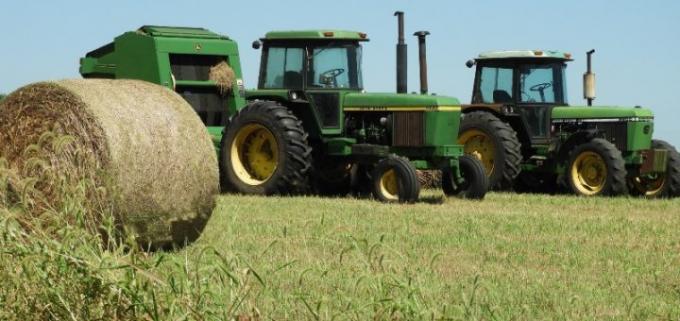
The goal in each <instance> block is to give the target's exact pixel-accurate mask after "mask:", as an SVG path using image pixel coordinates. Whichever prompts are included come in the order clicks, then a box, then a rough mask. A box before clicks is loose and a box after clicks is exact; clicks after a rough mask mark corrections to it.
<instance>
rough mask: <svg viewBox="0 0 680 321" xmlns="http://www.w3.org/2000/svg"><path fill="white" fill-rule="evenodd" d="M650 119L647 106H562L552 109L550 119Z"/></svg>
mask: <svg viewBox="0 0 680 321" xmlns="http://www.w3.org/2000/svg"><path fill="white" fill-rule="evenodd" d="M594 118H596V119H629V118H630V119H651V118H654V114H653V113H652V111H651V110H650V109H647V108H631V107H609V106H608V107H587V106H564V107H555V108H553V110H552V119H594Z"/></svg>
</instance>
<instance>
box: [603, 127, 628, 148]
mask: <svg viewBox="0 0 680 321" xmlns="http://www.w3.org/2000/svg"><path fill="white" fill-rule="evenodd" d="M597 129H598V130H599V131H600V132H601V133H602V134H603V135H604V138H605V139H606V140H608V141H610V142H611V143H612V144H614V145H615V146H616V148H618V149H619V150H620V151H622V152H623V151H626V150H628V124H627V123H625V122H621V123H603V124H598V125H597Z"/></svg>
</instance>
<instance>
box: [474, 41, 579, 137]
mask: <svg viewBox="0 0 680 321" xmlns="http://www.w3.org/2000/svg"><path fill="white" fill-rule="evenodd" d="M570 60H571V55H570V54H568V53H562V52H557V51H539V50H533V51H532V50H523V51H494V52H487V53H482V54H480V55H479V57H478V58H476V59H475V60H471V61H469V62H468V64H467V65H468V66H469V67H472V66H473V65H477V72H476V75H475V83H474V88H473V92H472V104H471V105H470V106H466V107H467V108H475V107H477V108H492V109H494V110H497V111H498V112H499V113H501V114H503V113H509V114H517V115H518V116H519V118H520V121H521V122H522V123H523V124H522V125H523V126H522V127H523V128H526V129H527V132H526V133H525V134H526V136H527V138H529V139H530V140H531V141H532V143H534V144H541V143H547V142H548V141H549V139H550V126H551V120H550V117H551V111H552V108H553V107H555V106H566V105H567V87H566V79H565V70H566V62H567V61H570Z"/></svg>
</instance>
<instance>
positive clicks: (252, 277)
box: [0, 191, 680, 321]
mask: <svg viewBox="0 0 680 321" xmlns="http://www.w3.org/2000/svg"><path fill="white" fill-rule="evenodd" d="M424 194H425V195H423V196H422V197H421V198H422V200H423V201H422V202H421V203H418V204H415V205H388V204H381V203H378V202H375V201H370V200H355V199H345V198H339V199H324V198H314V197H300V198H276V197H271V198H264V197H252V196H235V195H224V196H221V197H220V199H219V202H218V208H217V209H216V210H215V212H214V214H213V217H212V219H211V221H210V222H209V224H208V226H207V228H206V231H205V233H204V234H203V236H202V237H201V238H200V239H199V241H198V242H197V243H195V244H193V245H191V246H189V247H187V248H185V249H184V250H181V251H179V252H174V253H156V254H151V255H146V254H141V253H138V254H125V253H118V254H115V253H114V254H107V252H106V251H103V252H101V253H99V254H97V255H89V254H87V253H90V252H92V251H91V250H88V251H84V252H83V254H82V255H83V256H84V257H88V259H84V260H86V261H88V260H89V262H90V263H88V264H87V265H86V266H89V268H90V272H91V274H93V275H96V276H97V280H99V281H97V284H100V283H102V282H103V281H102V280H104V281H105V282H104V283H105V284H108V283H106V282H110V287H111V288H115V290H114V291H112V292H111V293H108V294H106V295H104V299H103V300H101V302H106V300H112V298H117V300H119V302H121V305H123V304H125V305H126V306H127V309H128V310H131V311H133V312H134V313H132V314H129V315H132V316H134V317H135V318H139V319H145V320H146V319H155V320H170V319H173V320H174V319H180V320H182V319H185V318H186V319H190V320H195V319H198V320H200V319H205V320H229V319H232V318H233V319H236V320H239V321H243V320H269V319H273V320H370V319H373V320H537V319H539V320H603V319H616V320H618V319H622V320H627V319H635V320H650V319H651V320H678V319H680V234H679V233H678V230H679V229H680V199H677V200H670V201H669V200H654V201H650V200H643V199H634V198H587V199H586V198H578V197H571V196H548V195H514V194H505V193H491V194H489V195H488V196H487V198H486V199H485V200H484V201H482V202H476V201H465V200H459V199H443V198H442V196H440V195H439V194H438V192H434V191H428V192H425V193H424ZM68 251H70V252H69V253H80V252H78V251H73V250H72V249H69V250H68ZM73 255H74V256H76V255H77V254H73ZM88 255H89V256H88ZM5 256H6V255H5ZM3 259H4V258H3ZM58 262H59V261H57V263H55V264H56V265H57V266H59V264H58ZM90 272H88V273H86V274H87V275H90V274H89V273H90ZM102 275H103V276H102ZM32 280H33V281H32V282H40V281H36V280H38V279H32ZM29 281H30V280H29ZM84 288H85V289H86V290H87V289H89V288H90V287H89V286H85V287H84ZM5 291H8V290H7V288H6V287H5ZM86 293H89V292H87V291H86ZM85 296H87V294H85ZM1 298H2V296H1V295H0V299H1ZM123 299H124V300H123ZM54 301H55V305H59V304H60V303H59V300H57V299H55V300H54ZM62 301H66V302H69V301H68V299H66V300H64V299H62ZM0 303H2V302H1V300H0ZM99 304H101V303H99ZM95 305H96V304H95ZM82 309H83V307H80V308H75V307H70V308H67V309H65V310H64V311H68V313H66V314H65V315H67V316H68V315H71V316H73V319H86V317H87V315H86V317H83V313H81V312H82ZM98 309H99V310H101V308H97V309H93V310H92V311H95V310H96V311H99V310H98ZM88 311H89V310H88ZM92 311H90V312H88V313H95V312H92ZM123 312H126V311H122V312H120V311H119V314H116V315H128V314H125V313H123ZM96 313H101V312H96ZM96 313H95V314H96ZM93 319H94V318H93Z"/></svg>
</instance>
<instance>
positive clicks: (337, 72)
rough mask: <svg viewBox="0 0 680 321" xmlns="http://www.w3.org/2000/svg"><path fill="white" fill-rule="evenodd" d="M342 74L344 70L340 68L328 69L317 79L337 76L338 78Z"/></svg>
mask: <svg viewBox="0 0 680 321" xmlns="http://www.w3.org/2000/svg"><path fill="white" fill-rule="evenodd" d="M343 72H345V69H342V68H335V69H329V70H326V71H324V72H322V73H321V75H320V76H319V78H331V77H333V78H335V77H337V76H340V75H341V74H342V73H343Z"/></svg>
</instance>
